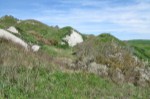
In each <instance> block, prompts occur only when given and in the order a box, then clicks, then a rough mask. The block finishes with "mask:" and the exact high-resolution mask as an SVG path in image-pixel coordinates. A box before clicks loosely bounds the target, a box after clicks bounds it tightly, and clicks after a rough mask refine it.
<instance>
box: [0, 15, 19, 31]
mask: <svg viewBox="0 0 150 99" xmlns="http://www.w3.org/2000/svg"><path fill="white" fill-rule="evenodd" d="M17 21H18V19H16V18H14V17H13V16H8V15H6V16H3V17H1V18H0V28H5V29H7V28H9V27H10V26H14V25H15V24H17Z"/></svg>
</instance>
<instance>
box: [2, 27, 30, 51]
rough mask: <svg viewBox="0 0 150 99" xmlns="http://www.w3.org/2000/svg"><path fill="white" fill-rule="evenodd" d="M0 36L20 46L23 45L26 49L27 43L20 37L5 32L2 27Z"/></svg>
mask: <svg viewBox="0 0 150 99" xmlns="http://www.w3.org/2000/svg"><path fill="white" fill-rule="evenodd" d="M0 38H3V39H6V40H10V41H12V42H14V43H16V44H19V45H21V46H22V47H24V48H25V49H26V50H28V44H27V43H26V42H25V41H23V40H22V39H20V38H18V37H17V36H15V35H13V34H11V33H9V32H7V31H6V30H4V29H0Z"/></svg>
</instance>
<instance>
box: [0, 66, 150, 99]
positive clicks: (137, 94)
mask: <svg viewBox="0 0 150 99" xmlns="http://www.w3.org/2000/svg"><path fill="white" fill-rule="evenodd" d="M0 68H1V69H0V74H1V77H0V79H1V81H0V97H1V99H4V98H8V99H81V98H82V99H87V98H89V99H93V98H96V99H123V98H124V99H148V98H150V89H149V88H145V89H144V88H141V87H135V86H132V85H116V84H114V83H112V82H108V81H107V80H104V79H102V78H100V77H99V76H96V75H94V74H88V73H84V72H80V73H69V72H68V73H67V72H61V71H49V70H47V68H44V67H42V66H39V67H35V68H32V69H28V68H25V67H3V66H1V67H0ZM12 73H13V74H12Z"/></svg>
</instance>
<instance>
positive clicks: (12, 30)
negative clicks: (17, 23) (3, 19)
mask: <svg viewBox="0 0 150 99" xmlns="http://www.w3.org/2000/svg"><path fill="white" fill-rule="evenodd" d="M7 30H8V31H10V32H12V33H15V34H19V32H18V30H17V29H16V28H15V27H14V26H11V27H9V28H8V29H7Z"/></svg>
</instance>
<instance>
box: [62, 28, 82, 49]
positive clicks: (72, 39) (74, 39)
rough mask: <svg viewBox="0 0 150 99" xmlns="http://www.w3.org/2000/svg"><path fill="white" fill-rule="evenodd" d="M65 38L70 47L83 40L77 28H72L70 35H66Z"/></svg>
mask: <svg viewBox="0 0 150 99" xmlns="http://www.w3.org/2000/svg"><path fill="white" fill-rule="evenodd" d="M63 40H64V41H65V42H67V43H68V45H69V46H70V47H73V46H75V45H77V44H78V43H81V42H83V38H82V36H81V35H80V34H79V33H78V32H76V31H75V30H72V33H71V34H70V35H66V37H64V38H63Z"/></svg>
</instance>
